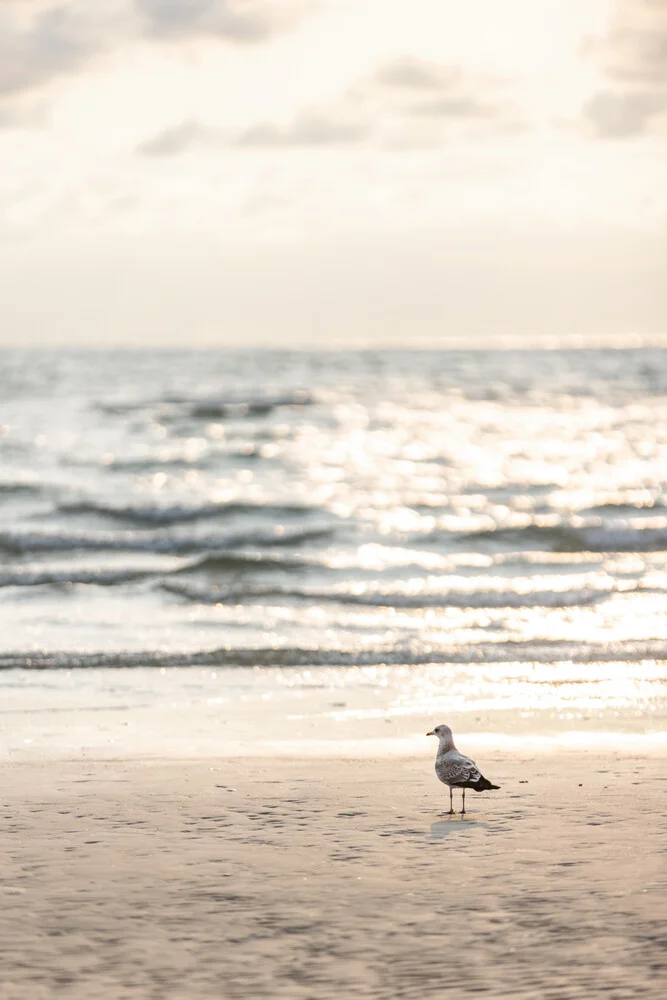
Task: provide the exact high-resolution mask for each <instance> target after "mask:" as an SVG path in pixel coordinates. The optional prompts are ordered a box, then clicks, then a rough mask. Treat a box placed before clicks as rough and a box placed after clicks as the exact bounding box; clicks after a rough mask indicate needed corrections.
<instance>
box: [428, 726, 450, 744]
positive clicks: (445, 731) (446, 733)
mask: <svg viewBox="0 0 667 1000" xmlns="http://www.w3.org/2000/svg"><path fill="white" fill-rule="evenodd" d="M426 735H427V736H437V737H438V739H439V740H440V742H441V743H443V742H444V743H446V744H451V745H452V746H453V745H454V737H453V735H452V731H451V729H450V728H449V726H436V727H435V729H432V730H431V732H430V733H427V734H426Z"/></svg>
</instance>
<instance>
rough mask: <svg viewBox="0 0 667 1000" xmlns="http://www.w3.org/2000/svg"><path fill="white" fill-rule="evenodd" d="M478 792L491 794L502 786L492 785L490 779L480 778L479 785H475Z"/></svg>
mask: <svg viewBox="0 0 667 1000" xmlns="http://www.w3.org/2000/svg"><path fill="white" fill-rule="evenodd" d="M473 788H474V789H475V791H476V792H490V791H491V790H494V791H495V790H497V789H498V788H500V785H492V784H491V782H490V781H489V779H488V778H484V777H480V779H479V781H478V782H477V784H475V785H473Z"/></svg>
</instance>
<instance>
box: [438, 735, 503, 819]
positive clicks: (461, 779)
mask: <svg viewBox="0 0 667 1000" xmlns="http://www.w3.org/2000/svg"><path fill="white" fill-rule="evenodd" d="M426 735H427V736H437V737H438V752H437V754H436V758H435V773H436V774H437V776H438V778H439V779H440V781H442V782H443V784H445V785H449V807H450V808H449V811H450V813H453V812H454V804H453V799H452V789H453V788H460V789H461V790H462V792H463V808H462V809H461V815H464V813H465V811H466V809H465V803H466V788H473V789H474V790H475V791H476V792H486V791H490V790H491V789H497V788H500V785H493V784H491V782H490V781H489V780H488V778H485V777H484V775H483V774H482V773H481V771H480V770H479V768H478V767H477V764H475V761H474V760H471V759H470V757H466V756H465V754H462V753H460V752H459V751H458V750H457V749H456V746H455V745H454V736H453V734H452V731H451V729H450V728H449V726H436V727H435V729H432V730H431V732H430V733H427V734H426Z"/></svg>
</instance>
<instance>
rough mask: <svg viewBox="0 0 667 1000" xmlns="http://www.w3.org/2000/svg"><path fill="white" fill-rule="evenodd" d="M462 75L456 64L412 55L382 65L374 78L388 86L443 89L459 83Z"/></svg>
mask: <svg viewBox="0 0 667 1000" xmlns="http://www.w3.org/2000/svg"><path fill="white" fill-rule="evenodd" d="M461 75H462V74H461V70H460V69H459V68H458V67H456V66H441V65H438V64H437V63H435V64H434V63H428V62H425V61H424V60H423V59H415V58H413V57H412V56H402V57H401V58H399V59H393V60H391V62H388V63H385V64H384V65H383V66H380V68H379V69H378V70H377V72H376V73H375V77H374V80H375V82H376V83H378V84H380V85H381V86H386V87H401V88H405V89H408V90H442V89H443V88H446V87H450V86H452V85H456V84H457V83H459V82H460V80H461Z"/></svg>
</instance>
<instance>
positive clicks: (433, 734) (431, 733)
mask: <svg viewBox="0 0 667 1000" xmlns="http://www.w3.org/2000/svg"><path fill="white" fill-rule="evenodd" d="M426 735H427V736H435V733H434V732H433V730H431V732H430V733H427V734H426Z"/></svg>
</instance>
